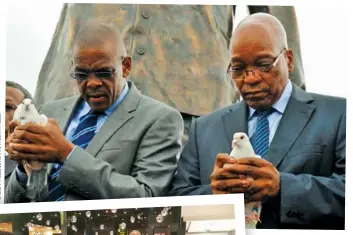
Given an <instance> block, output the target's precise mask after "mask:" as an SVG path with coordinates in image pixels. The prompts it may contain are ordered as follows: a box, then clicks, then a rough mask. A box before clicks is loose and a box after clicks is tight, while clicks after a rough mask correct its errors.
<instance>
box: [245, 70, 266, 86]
mask: <svg viewBox="0 0 353 235" xmlns="http://www.w3.org/2000/svg"><path fill="white" fill-rule="evenodd" d="M244 76H245V77H244V82H245V83H248V84H251V85H252V84H256V83H259V82H261V80H262V79H261V77H260V76H257V75H256V72H255V71H254V70H246V71H245V74H244Z"/></svg>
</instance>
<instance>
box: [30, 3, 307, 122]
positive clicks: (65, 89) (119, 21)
mask: <svg viewBox="0 0 353 235" xmlns="http://www.w3.org/2000/svg"><path fill="white" fill-rule="evenodd" d="M248 8H249V11H250V13H256V12H267V13H270V14H272V15H274V16H276V17H278V19H280V20H281V21H282V23H283V25H284V28H285V30H286V32H287V35H288V46H289V48H292V49H293V51H294V54H295V57H294V58H295V65H296V66H295V68H294V72H293V73H292V74H291V75H290V79H291V80H292V81H293V82H294V83H295V84H297V85H299V86H301V87H303V88H304V87H305V81H304V73H303V68H302V63H301V52H300V38H299V33H298V26H297V19H296V13H295V9H294V7H293V6H249V7H248ZM234 13H235V12H233V9H232V6H230V5H167V4H163V5H159V4H157V5H154V4H91V3H90V4H88V3H84V4H83V3H75V4H72V3H66V4H64V5H63V9H62V11H61V15H60V19H58V24H57V27H56V30H55V33H54V35H53V37H52V42H51V46H50V48H49V50H48V53H47V55H46V58H45V61H44V63H43V65H42V68H41V71H40V73H39V77H38V82H37V88H36V94H35V102H34V103H35V104H36V105H38V106H39V105H41V104H43V103H44V102H48V101H52V100H56V99H59V98H64V97H68V96H72V95H74V94H78V93H79V90H78V89H77V86H76V85H75V81H74V80H73V79H72V78H71V77H70V76H69V73H63V72H62V71H69V68H70V65H71V55H72V45H73V42H74V41H75V39H76V37H77V34H78V32H79V30H80V29H81V28H82V26H83V25H84V24H86V23H87V22H88V21H94V22H102V23H110V24H113V25H114V26H116V28H117V29H118V30H119V32H121V33H122V37H123V38H124V42H125V46H126V49H127V52H128V54H129V55H130V56H131V57H132V63H133V64H134V69H133V70H132V71H131V74H130V75H129V79H130V80H131V81H132V82H134V84H135V85H136V87H137V88H139V89H140V91H141V93H142V94H144V95H147V96H149V97H152V98H154V99H156V100H159V101H161V102H163V103H165V104H167V105H169V106H171V107H174V108H176V109H178V110H179V111H180V112H183V113H187V114H191V115H195V116H201V115H206V114H209V113H210V112H214V111H216V110H218V109H220V108H223V107H225V106H228V105H230V104H232V103H233V102H234V101H235V99H236V98H239V97H238V93H235V92H234V91H235V90H236V88H235V87H234V85H233V83H232V82H231V80H230V79H229V76H228V74H227V72H226V70H227V67H228V65H229V63H230V57H231V55H230V52H229V43H230V39H231V36H232V32H233V27H234V23H233V17H234ZM63 42H64V43H63ZM210 58H212V59H210ZM214 58H217V59H214ZM200 83H202V86H200ZM214 93H217V95H213V94H214Z"/></svg>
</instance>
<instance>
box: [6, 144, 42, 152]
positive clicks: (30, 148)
mask: <svg viewBox="0 0 353 235" xmlns="http://www.w3.org/2000/svg"><path fill="white" fill-rule="evenodd" d="M10 147H11V148H12V149H13V151H17V152H21V153H33V154H44V153H46V152H48V151H49V149H48V147H47V146H44V145H36V144H24V143H11V144H10Z"/></svg>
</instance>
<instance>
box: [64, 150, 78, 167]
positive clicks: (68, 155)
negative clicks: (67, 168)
mask: <svg viewBox="0 0 353 235" xmlns="http://www.w3.org/2000/svg"><path fill="white" fill-rule="evenodd" d="M77 147H78V146H77V145H75V146H74V147H73V148H72V150H71V152H70V153H69V155H68V156H67V158H66V159H65V161H64V162H63V164H62V165H63V166H64V165H65V163H66V162H67V160H68V159H69V158H70V157H71V155H72V153H73V152H74V151H75V148H77Z"/></svg>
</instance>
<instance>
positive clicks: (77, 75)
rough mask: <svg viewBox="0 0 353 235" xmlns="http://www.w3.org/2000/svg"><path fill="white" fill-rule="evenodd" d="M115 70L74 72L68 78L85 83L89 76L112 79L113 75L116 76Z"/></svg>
mask: <svg viewBox="0 0 353 235" xmlns="http://www.w3.org/2000/svg"><path fill="white" fill-rule="evenodd" d="M116 72H117V71H116V69H110V70H102V69H100V70H98V71H93V70H90V71H74V72H71V73H70V76H71V77H73V78H74V79H76V80H78V81H85V80H87V79H88V78H89V76H90V75H91V74H93V76H95V77H96V78H98V79H102V80H103V79H109V78H112V77H113V76H114V74H116Z"/></svg>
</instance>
